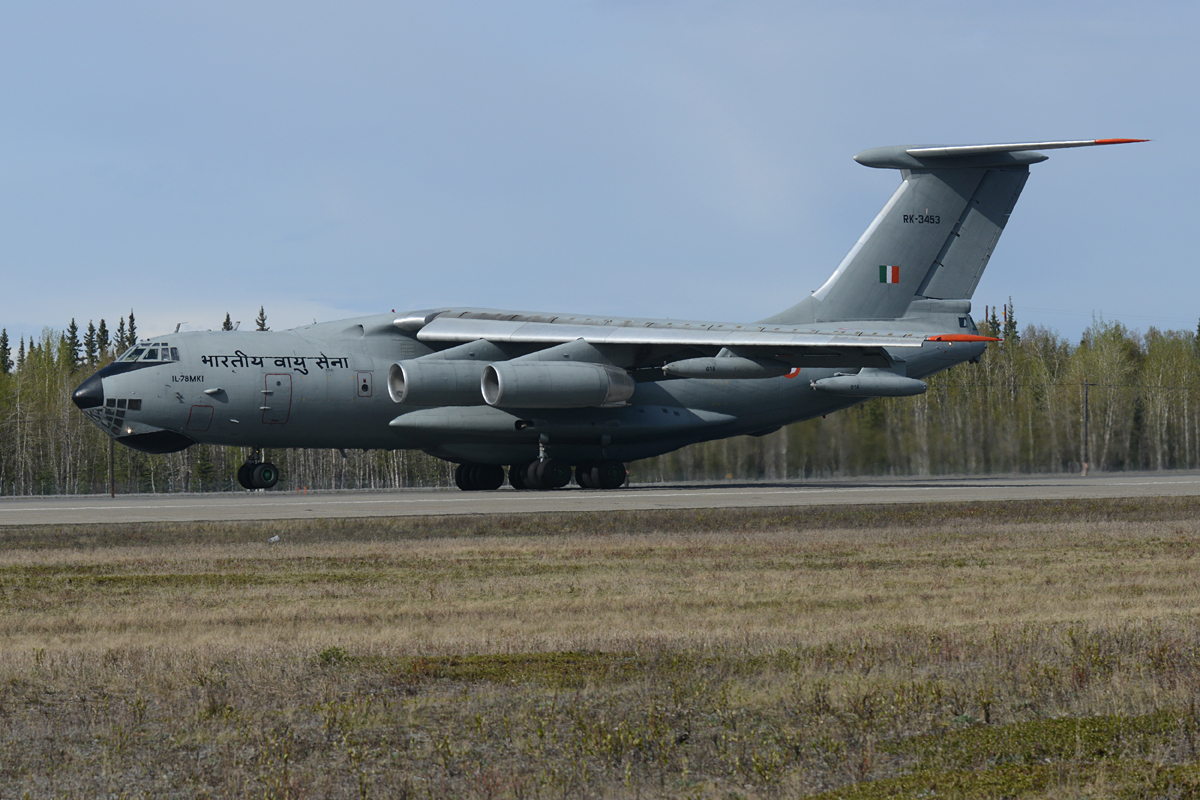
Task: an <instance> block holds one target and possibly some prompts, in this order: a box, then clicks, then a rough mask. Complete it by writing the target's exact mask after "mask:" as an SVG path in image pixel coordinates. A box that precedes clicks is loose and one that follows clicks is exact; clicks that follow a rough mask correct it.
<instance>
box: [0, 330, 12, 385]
mask: <svg viewBox="0 0 1200 800" xmlns="http://www.w3.org/2000/svg"><path fill="white" fill-rule="evenodd" d="M10 370H12V348H11V347H9V346H8V328H0V374H3V375H7V374H8V373H9V371H10Z"/></svg>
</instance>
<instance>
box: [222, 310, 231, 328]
mask: <svg viewBox="0 0 1200 800" xmlns="http://www.w3.org/2000/svg"><path fill="white" fill-rule="evenodd" d="M221 330H223V331H231V330H233V320H232V319H230V317H229V312H228V311H226V312H225V321H224V322H222V323H221Z"/></svg>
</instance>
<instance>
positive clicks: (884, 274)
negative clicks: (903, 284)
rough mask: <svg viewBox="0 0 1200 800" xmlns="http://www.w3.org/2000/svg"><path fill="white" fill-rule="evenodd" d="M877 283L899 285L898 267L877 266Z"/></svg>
mask: <svg viewBox="0 0 1200 800" xmlns="http://www.w3.org/2000/svg"><path fill="white" fill-rule="evenodd" d="M879 282H880V283H899V282H900V267H898V266H896V265H892V266H890V267H889V266H887V265H886V264H880V265H879Z"/></svg>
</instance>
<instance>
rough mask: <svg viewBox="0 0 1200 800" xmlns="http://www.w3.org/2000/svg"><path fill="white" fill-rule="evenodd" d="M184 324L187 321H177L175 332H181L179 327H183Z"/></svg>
mask: <svg viewBox="0 0 1200 800" xmlns="http://www.w3.org/2000/svg"><path fill="white" fill-rule="evenodd" d="M184 325H187V323H186V322H176V323H175V332H176V333H179V329H180V328H182V327H183V326H184Z"/></svg>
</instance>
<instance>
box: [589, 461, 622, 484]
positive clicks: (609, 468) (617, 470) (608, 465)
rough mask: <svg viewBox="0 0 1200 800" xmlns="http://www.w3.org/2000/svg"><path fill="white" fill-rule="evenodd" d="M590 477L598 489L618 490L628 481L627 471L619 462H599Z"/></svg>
mask: <svg viewBox="0 0 1200 800" xmlns="http://www.w3.org/2000/svg"><path fill="white" fill-rule="evenodd" d="M592 476H593V477H594V478H595V480H596V485H597V487H598V488H600V489H620V488H621V487H622V486H624V485H625V481H627V480H629V470H627V469H625V465H624V464H623V463H621V462H620V461H601V462H600V463H599V464H598V465H596V468H595V471H594V472H593V473H592Z"/></svg>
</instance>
